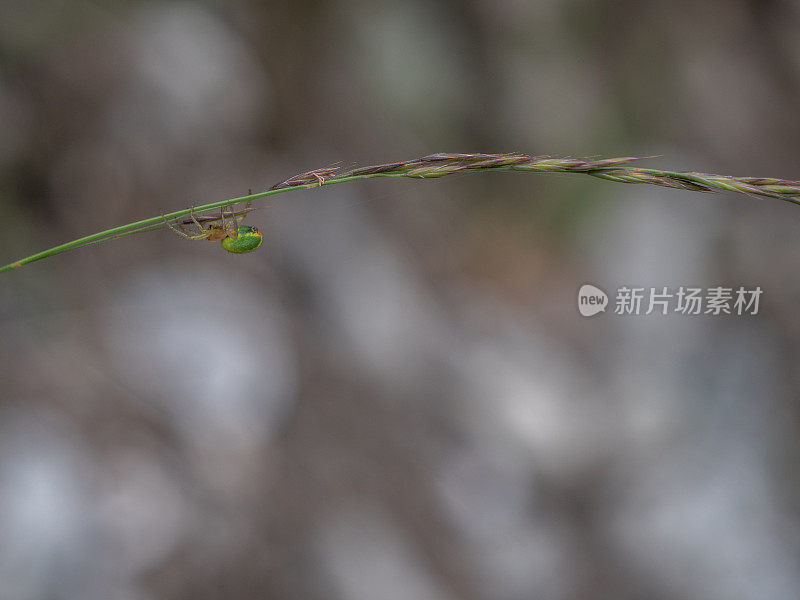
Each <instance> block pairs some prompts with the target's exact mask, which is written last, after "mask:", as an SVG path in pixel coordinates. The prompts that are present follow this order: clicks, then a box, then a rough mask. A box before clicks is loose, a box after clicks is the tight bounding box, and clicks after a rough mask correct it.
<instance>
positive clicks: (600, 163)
mask: <svg viewBox="0 0 800 600" xmlns="http://www.w3.org/2000/svg"><path fill="white" fill-rule="evenodd" d="M636 160H641V159H639V158H636V157H622V158H609V159H601V160H581V159H576V158H551V157H547V156H531V155H527V154H516V153H514V154H448V153H441V154H431V155H429V156H424V157H422V158H418V159H416V160H409V161H403V162H394V163H387V164H381V165H373V166H368V167H360V168H357V169H352V170H350V171H343V170H341V169H339V168H338V167H324V168H321V169H315V170H313V171H307V172H305V173H301V174H299V175H295V176H294V177H290V178H289V179H286V180H284V181H282V182H280V183H278V184H275V185H274V186H272V187H271V188H270V189H269V190H266V191H264V192H259V193H256V194H250V195H247V196H241V197H239V198H230V199H228V200H221V201H219V202H212V203H211V204H204V205H203V206H195V207H193V208H186V209H183V210H179V211H175V212H171V213H168V214H165V215H159V216H157V217H151V218H149V219H143V220H141V221H135V222H133V223H128V224H126V225H121V226H119V227H114V228H112V229H106V230H105V231H100V232H97V233H93V234H91V235H87V236H85V237H82V238H79V239H76V240H72V241H70V242H66V243H64V244H60V245H58V246H54V247H53V248H49V249H48V250H44V251H42V252H38V253H36V254H32V255H31V256H28V257H25V258H22V259H20V260H17V261H15V262H12V263H10V264H7V265H5V266H3V267H0V273H2V272H4V271H10V270H12V269H16V268H18V267H21V266H22V265H25V264H28V263H32V262H35V261H37V260H42V259H43V258H48V257H50V256H55V255H56V254H61V253H62V252H68V251H70V250H75V249H76V248H81V247H83V246H87V245H90V244H98V243H103V242H107V241H110V240H113V239H117V238H120V237H124V236H128V235H133V234H136V233H142V232H145V231H152V230H154V229H160V228H162V227H166V222H170V223H174V222H176V221H178V220H180V219H182V218H185V217H186V216H187V215H189V214H190V213H191V212H192V211H194V212H195V213H201V212H205V211H210V210H214V209H219V208H222V207H229V206H233V205H236V204H241V203H244V202H252V201H254V200H259V199H261V198H265V197H267V196H272V195H275V194H281V193H284V192H290V191H292V190H299V189H308V188H315V187H322V186H326V185H334V184H337V183H346V182H348V181H355V180H359V179H372V178H376V177H411V178H415V179H429V178H436V177H444V176H447V175H453V174H455V173H469V172H482V171H529V172H537V173H582V174H584V175H589V176H591V177H596V178H599V179H606V180H608V181H614V182H617V183H641V184H649V185H658V186H662V187H670V188H676V189H682V190H690V191H698V192H721V191H731V192H737V193H743V194H748V195H751V196H761V197H767V198H775V199H777V200H784V201H786V202H791V203H793V204H800V181H792V180H788V179H776V178H766V177H732V176H729V175H714V174H709V173H698V172H693V171H667V170H662V169H646V168H642V167H633V166H630V163H632V162H634V161H636Z"/></svg>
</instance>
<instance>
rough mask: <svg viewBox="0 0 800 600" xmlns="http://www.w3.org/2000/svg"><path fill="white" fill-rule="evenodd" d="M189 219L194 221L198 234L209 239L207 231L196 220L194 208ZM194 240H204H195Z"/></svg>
mask: <svg viewBox="0 0 800 600" xmlns="http://www.w3.org/2000/svg"><path fill="white" fill-rule="evenodd" d="M189 217H190V218H191V219H192V221H194V224H195V225H197V233H198V235H201V236H202V237H208V236H207V232H206V230H205V229H204V228H203V226H202V225H200V222H199V221H198V220H197V219H195V218H194V206H192V207H191V208H190V209H189ZM194 239H202V238H194Z"/></svg>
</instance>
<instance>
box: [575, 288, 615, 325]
mask: <svg viewBox="0 0 800 600" xmlns="http://www.w3.org/2000/svg"><path fill="white" fill-rule="evenodd" d="M606 306H608V294H606V293H605V292H604V291H603V290H601V289H600V288H599V287H596V286H593V285H592V284H590V283H584V284H583V285H582V286H581V289H579V290H578V311H579V312H580V313H581V314H582V315H583V316H584V317H591V316H593V315H596V314H597V313H599V312H605V311H606Z"/></svg>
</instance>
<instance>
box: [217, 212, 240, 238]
mask: <svg viewBox="0 0 800 600" xmlns="http://www.w3.org/2000/svg"><path fill="white" fill-rule="evenodd" d="M219 216H220V219H221V220H222V231H224V232H225V235H226V236H227V237H229V238H231V239H234V240H235V239H236V238H237V237H239V228H238V227H237V226H236V224H237V221H236V215H235V214H234V212H233V207H231V214H230V216H229V217H228V220H227V221H226V220H225V208H224V207H220V209H219Z"/></svg>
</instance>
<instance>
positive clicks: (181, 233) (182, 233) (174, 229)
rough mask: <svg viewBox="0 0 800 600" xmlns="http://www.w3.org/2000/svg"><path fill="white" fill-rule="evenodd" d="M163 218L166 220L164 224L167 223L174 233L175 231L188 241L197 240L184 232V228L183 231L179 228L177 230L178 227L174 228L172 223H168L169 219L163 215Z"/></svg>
mask: <svg viewBox="0 0 800 600" xmlns="http://www.w3.org/2000/svg"><path fill="white" fill-rule="evenodd" d="M161 218H162V219H164V223H166V224H167V227H169V228H170V229H172V231H174V232H175V233H177V234H178V235H179V236H181V237H185V238H186V239H187V240H192V239H195V238H193V237H192V236H191V235H189V234H188V233H186V232H185V231H183V228H181V229H178V228H177V227H175V226H174V225H173V224H172V223H170V222H169V221H167V218H166V217H165V216H164V215H161Z"/></svg>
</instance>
